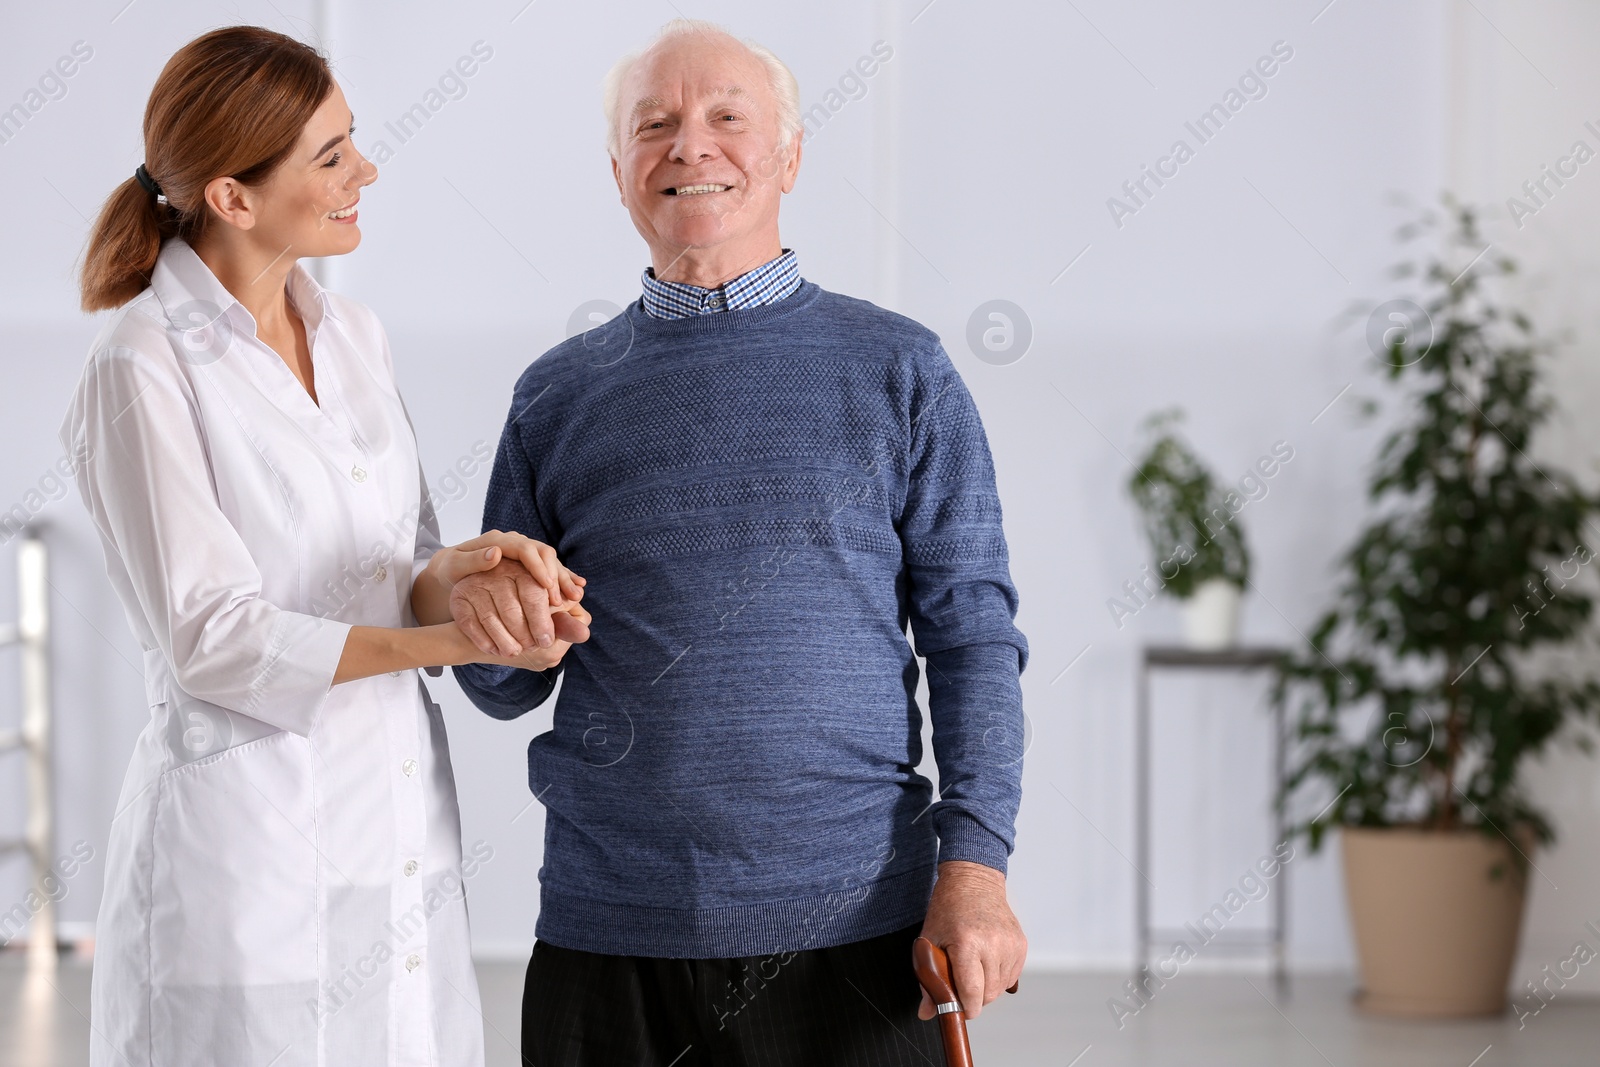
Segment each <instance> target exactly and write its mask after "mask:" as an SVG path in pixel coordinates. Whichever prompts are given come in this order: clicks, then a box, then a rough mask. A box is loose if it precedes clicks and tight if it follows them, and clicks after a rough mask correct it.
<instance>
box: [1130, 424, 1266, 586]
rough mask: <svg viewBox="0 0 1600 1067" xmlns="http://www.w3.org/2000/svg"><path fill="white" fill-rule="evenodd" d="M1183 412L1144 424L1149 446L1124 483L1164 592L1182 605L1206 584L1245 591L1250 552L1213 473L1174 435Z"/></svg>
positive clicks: (1176, 434)
mask: <svg viewBox="0 0 1600 1067" xmlns="http://www.w3.org/2000/svg"><path fill="white" fill-rule="evenodd" d="M1182 421H1183V412H1182V411H1181V410H1179V409H1177V408H1173V409H1170V410H1168V411H1159V412H1157V413H1156V414H1154V415H1152V416H1150V418H1149V419H1148V420H1146V422H1145V429H1146V431H1147V432H1148V433H1149V435H1150V443H1149V445H1148V446H1147V447H1146V449H1145V452H1144V455H1143V456H1142V457H1141V458H1140V460H1139V464H1138V466H1137V468H1136V469H1135V470H1134V472H1133V475H1132V476H1131V477H1130V478H1129V479H1128V492H1129V493H1130V494H1132V496H1133V500H1134V503H1135V504H1137V505H1138V507H1139V513H1140V517H1141V518H1142V520H1143V522H1144V530H1145V536H1146V537H1147V538H1148V539H1149V541H1150V549H1151V551H1152V552H1154V553H1155V557H1156V566H1155V569H1156V573H1157V574H1159V575H1160V579H1161V581H1162V582H1163V583H1164V584H1163V586H1162V590H1163V591H1164V592H1167V593H1171V594H1172V595H1173V596H1175V597H1177V598H1179V599H1180V600H1186V599H1188V598H1189V597H1190V596H1193V595H1194V591H1195V589H1196V588H1198V587H1199V585H1200V584H1201V583H1202V582H1204V581H1206V580H1207V579H1210V578H1226V579H1227V580H1228V581H1231V582H1233V583H1234V584H1235V585H1237V586H1240V587H1243V585H1244V584H1245V582H1246V581H1248V580H1249V577H1250V550H1249V548H1247V547H1246V545H1245V542H1244V533H1243V531H1242V530H1240V528H1239V524H1238V521H1237V520H1236V519H1235V518H1234V513H1233V512H1232V511H1230V510H1229V508H1228V507H1227V506H1226V505H1225V504H1224V503H1223V494H1221V493H1219V492H1218V491H1217V487H1216V483H1215V481H1214V480H1213V479H1212V477H1211V472H1210V471H1209V470H1207V469H1206V467H1205V465H1204V464H1203V463H1201V462H1200V460H1199V459H1198V458H1197V457H1196V456H1195V454H1194V450H1193V449H1191V448H1190V447H1189V445H1188V443H1187V442H1186V441H1184V440H1183V438H1182V437H1180V436H1179V435H1178V433H1177V429H1176V427H1177V424H1178V423H1180V422H1182Z"/></svg>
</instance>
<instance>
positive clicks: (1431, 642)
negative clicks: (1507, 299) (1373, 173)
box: [1276, 198, 1600, 849]
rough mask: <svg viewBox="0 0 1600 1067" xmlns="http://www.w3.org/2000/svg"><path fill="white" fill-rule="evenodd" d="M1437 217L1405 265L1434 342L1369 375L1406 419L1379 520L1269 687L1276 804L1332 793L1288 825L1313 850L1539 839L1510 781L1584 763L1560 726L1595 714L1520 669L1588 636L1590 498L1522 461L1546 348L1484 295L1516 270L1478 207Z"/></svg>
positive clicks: (1386, 360) (1405, 335) (1543, 676)
mask: <svg viewBox="0 0 1600 1067" xmlns="http://www.w3.org/2000/svg"><path fill="white" fill-rule="evenodd" d="M1444 203H1445V211H1444V212H1443V213H1442V214H1440V213H1431V212H1430V213H1425V214H1424V215H1423V216H1422V219H1421V221H1420V222H1418V223H1416V224H1413V225H1408V226H1407V227H1405V228H1403V229H1402V231H1401V236H1402V237H1405V238H1407V239H1410V238H1412V237H1416V236H1421V235H1423V234H1429V233H1436V234H1437V235H1438V240H1437V241H1436V243H1435V246H1436V248H1437V251H1436V252H1435V253H1434V254H1432V255H1431V256H1426V257H1423V260H1424V261H1423V262H1421V263H1420V264H1417V265H1415V266H1411V265H1406V266H1402V267H1401V268H1398V269H1397V270H1396V275H1397V276H1398V277H1407V276H1412V275H1413V274H1415V273H1416V272H1417V270H1418V268H1419V267H1420V277H1421V280H1422V283H1423V288H1424V290H1425V293H1426V295H1425V303H1424V304H1423V305H1421V308H1422V309H1423V310H1425V312H1426V315H1427V319H1428V320H1430V322H1431V329H1427V328H1424V327H1426V326H1427V325H1428V323H1416V324H1413V325H1414V326H1415V327H1417V328H1413V329H1409V330H1400V331H1396V332H1393V333H1390V334H1387V335H1384V340H1385V343H1386V347H1385V348H1383V350H1382V351H1383V356H1382V360H1381V364H1380V365H1381V367H1382V372H1383V374H1384V376H1385V378H1386V379H1387V380H1388V381H1390V382H1391V383H1393V384H1394V386H1395V388H1396V390H1397V393H1396V399H1397V400H1398V402H1399V404H1400V405H1401V408H1402V412H1403V417H1401V418H1400V420H1399V423H1398V425H1397V427H1396V428H1395V429H1393V430H1392V432H1390V433H1389V434H1388V435H1387V437H1386V438H1385V440H1384V441H1383V443H1382V445H1381V447H1380V449H1379V451H1378V455H1377V460H1376V463H1375V465H1374V467H1373V469H1372V473H1371V479H1370V483H1369V486H1368V496H1369V500H1370V502H1371V504H1372V505H1373V508H1374V511H1375V514H1376V517H1375V518H1374V519H1373V520H1372V522H1371V523H1370V525H1368V526H1367V527H1366V529H1365V530H1363V531H1362V532H1361V534H1360V535H1359V536H1358V537H1357V538H1356V541H1355V544H1354V546H1353V547H1352V548H1350V549H1349V551H1348V552H1347V553H1346V554H1345V556H1344V557H1343V559H1342V562H1341V569H1342V571H1343V578H1342V582H1341V585H1340V588H1339V591H1338V594H1337V596H1336V601H1335V605H1334V607H1332V608H1331V609H1330V610H1329V611H1328V612H1327V613H1326V614H1325V615H1324V616H1323V617H1322V619H1321V621H1320V622H1319V623H1318V624H1317V626H1316V627H1315V629H1314V630H1313V632H1312V633H1311V635H1310V639H1309V644H1310V648H1308V649H1306V650H1304V651H1303V652H1297V653H1295V654H1293V655H1291V656H1290V657H1288V658H1287V659H1286V661H1285V662H1284V663H1283V665H1282V667H1281V669H1280V672H1279V675H1278V678H1277V682H1276V691H1277V694H1278V696H1279V697H1280V698H1283V699H1287V700H1289V701H1290V702H1291V707H1292V709H1293V715H1294V724H1293V736H1294V737H1295V738H1296V739H1297V742H1298V743H1297V748H1298V753H1297V755H1296V756H1295V759H1294V764H1293V766H1292V767H1291V769H1290V773H1289V774H1288V775H1287V777H1286V780H1285V783H1284V789H1283V792H1282V793H1281V794H1280V796H1279V798H1278V800H1279V803H1280V804H1287V802H1288V801H1289V799H1290V798H1291V797H1292V796H1293V795H1295V794H1296V793H1298V792H1300V791H1302V790H1306V789H1308V787H1311V786H1312V784H1313V783H1320V786H1321V788H1319V789H1315V790H1313V791H1314V792H1315V793H1316V794H1317V797H1318V799H1317V803H1321V802H1322V801H1323V800H1325V799H1326V798H1327V796H1328V795H1330V794H1331V795H1333V796H1334V799H1333V801H1332V802H1331V803H1330V804H1328V806H1327V807H1326V809H1324V811H1323V812H1322V813H1320V814H1319V815H1317V816H1314V817H1312V818H1311V819H1308V820H1305V821H1303V822H1300V823H1297V824H1296V825H1295V827H1294V828H1295V830H1296V831H1297V832H1301V833H1305V834H1306V835H1307V836H1308V838H1309V842H1310V845H1311V847H1312V848H1313V849H1316V848H1317V847H1318V846H1319V845H1320V843H1321V841H1322V839H1323V836H1324V834H1325V832H1326V830H1327V829H1328V828H1329V827H1330V826H1335V825H1344V826H1376V827H1392V826H1411V827H1417V828H1424V829H1431V830H1438V831H1453V830H1459V829H1466V828H1477V829H1480V830H1482V831H1483V832H1484V833H1486V834H1491V835H1499V834H1505V835H1507V836H1508V837H1511V838H1513V839H1515V837H1524V838H1525V837H1529V836H1531V837H1533V838H1535V839H1537V840H1539V841H1542V842H1546V843H1547V842H1549V841H1551V840H1553V838H1554V832H1553V830H1552V828H1551V826H1550V823H1549V821H1548V820H1547V819H1546V818H1545V816H1544V815H1543V814H1541V813H1540V812H1539V811H1537V810H1536V809H1535V808H1534V807H1533V806H1532V805H1531V804H1530V803H1529V801H1528V798H1527V796H1526V794H1525V792H1524V791H1523V789H1522V788H1521V786H1520V785H1519V782H1518V769H1519V767H1520V766H1521V765H1522V763H1523V761H1524V760H1525V759H1526V758H1527V757H1529V756H1532V755H1535V754H1536V753H1539V752H1541V751H1543V750H1544V749H1545V748H1546V747H1547V746H1548V745H1549V744H1550V743H1551V742H1552V740H1553V739H1555V738H1557V737H1558V736H1559V737H1561V738H1563V739H1564V740H1565V741H1566V742H1567V743H1570V744H1572V745H1574V746H1576V747H1578V748H1580V749H1581V750H1583V751H1589V750H1590V744H1589V740H1588V737H1587V735H1586V734H1585V733H1584V732H1582V731H1579V730H1569V731H1565V732H1563V731H1562V727H1563V726H1564V725H1567V724H1569V722H1571V721H1572V720H1575V719H1579V718H1582V717H1586V716H1591V715H1593V714H1594V712H1595V711H1596V709H1597V707H1600V686H1597V685H1596V683H1595V682H1594V681H1592V680H1587V679H1584V680H1570V679H1563V678H1560V677H1552V676H1551V672H1549V671H1548V670H1546V671H1544V672H1542V673H1536V672H1535V671H1533V670H1531V669H1530V668H1529V664H1528V662H1527V660H1528V654H1529V653H1530V652H1533V651H1534V650H1537V649H1543V650H1550V649H1556V648H1559V647H1561V646H1563V645H1566V644H1568V643H1569V642H1571V641H1572V640H1573V639H1574V638H1576V637H1578V636H1579V635H1580V633H1581V632H1583V631H1584V629H1585V628H1586V627H1587V625H1588V623H1589V618H1590V614H1591V610H1592V600H1591V598H1590V597H1589V596H1588V595H1586V594H1585V593H1584V592H1582V591H1581V585H1582V579H1583V577H1584V576H1583V574H1582V572H1583V569H1584V567H1586V566H1587V565H1588V564H1589V563H1590V562H1591V561H1592V560H1593V556H1592V554H1591V551H1590V549H1589V548H1588V547H1587V545H1586V543H1585V538H1586V537H1587V536H1588V535H1589V532H1590V531H1592V530H1594V527H1593V526H1591V525H1590V524H1591V522H1592V519H1593V517H1594V515H1595V511H1596V508H1597V506H1600V499H1597V498H1596V497H1594V496H1591V495H1589V494H1587V493H1585V492H1584V491H1583V490H1582V489H1581V488H1579V486H1578V485H1577V484H1576V483H1575V482H1574V481H1573V480H1572V479H1571V478H1570V477H1568V476H1567V475H1566V474H1564V473H1562V472H1561V471H1560V470H1557V469H1556V468H1555V467H1553V466H1552V465H1550V464H1546V463H1535V462H1534V460H1532V459H1531V458H1529V457H1530V453H1531V452H1532V449H1533V438H1534V434H1535V431H1536V430H1537V429H1538V428H1539V427H1540V425H1541V424H1543V423H1544V422H1545V421H1546V419H1547V418H1548V416H1549V414H1550V410H1551V405H1550V400H1549V398H1548V396H1547V395H1545V393H1544V392H1543V391H1542V390H1541V389H1540V388H1539V382H1538V362H1539V358H1540V357H1541V356H1542V355H1545V354H1547V352H1548V351H1549V349H1550V347H1551V346H1550V345H1549V344H1548V343H1547V342H1544V341H1541V340H1540V339H1539V338H1538V337H1537V336H1536V335H1535V332H1534V328H1533V326H1532V324H1531V323H1530V322H1529V320H1528V319H1527V317H1526V316H1524V315H1523V314H1522V313H1520V312H1518V311H1515V310H1507V309H1505V308H1504V307H1503V306H1502V305H1501V304H1500V303H1498V302H1497V301H1496V298H1495V296H1494V294H1493V293H1492V292H1491V291H1490V289H1491V283H1493V282H1494V280H1495V279H1497V278H1499V277H1500V276H1502V275H1507V274H1510V273H1512V272H1513V271H1514V270H1515V266H1514V264H1513V263H1512V262H1511V261H1510V260H1508V259H1506V258H1504V257H1500V256H1489V255H1485V254H1484V253H1485V252H1486V251H1487V248H1486V242H1485V241H1484V239H1483V238H1482V237H1481V236H1480V235H1479V232H1478V226H1477V220H1476V217H1475V215H1474V213H1473V211H1472V209H1471V208H1470V207H1466V206H1462V205H1459V204H1457V203H1456V202H1455V201H1453V200H1451V199H1449V198H1446V199H1445V201H1444ZM1375 347H1377V346H1375ZM1362 713H1367V714H1369V715H1370V718H1367V719H1366V720H1365V723H1364V727H1363V729H1362V730H1361V731H1360V733H1359V735H1354V734H1352V733H1351V732H1350V731H1349V730H1348V729H1347V728H1348V727H1350V726H1351V725H1353V724H1352V722H1351V719H1352V718H1355V719H1356V721H1360V715H1361V714H1362Z"/></svg>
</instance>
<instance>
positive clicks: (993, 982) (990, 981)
mask: <svg viewBox="0 0 1600 1067" xmlns="http://www.w3.org/2000/svg"><path fill="white" fill-rule="evenodd" d="M922 936H923V937H925V938H927V939H928V940H929V941H932V942H933V943H934V944H935V945H938V946H939V947H940V948H942V949H944V950H945V953H946V954H947V955H948V956H949V957H950V979H951V982H952V984H954V986H955V987H956V997H957V998H958V999H959V1000H960V1001H961V1009H962V1011H963V1012H965V1013H966V1016H967V1018H969V1019H976V1018H977V1017H978V1013H979V1012H980V1011H982V1010H983V1006H984V1005H985V1004H988V1003H989V1002H990V1001H991V1000H993V999H994V998H995V997H998V996H999V995H1000V993H1001V992H1002V991H1003V990H1005V989H1006V988H1008V987H1009V986H1011V985H1013V984H1015V983H1016V981H1017V979H1018V978H1019V977H1020V976H1021V974H1022V963H1023V960H1025V959H1026V958H1027V956H1028V939H1027V938H1026V937H1025V936H1023V933H1022V925H1021V924H1020V923H1018V922H1017V917H1016V916H1015V915H1013V914H1012V913H1011V905H1010V904H1008V903H1006V876H1005V875H1003V874H1001V873H1000V872H999V871H997V870H995V869H994V868H993V867H985V866H984V865H983V864H981V863H968V862H965V861H962V860H948V861H946V862H944V863H941V864H939V877H938V879H937V880H936V881H935V882H934V884H933V898H932V899H931V900H930V901H929V902H928V915H927V918H925V919H924V920H923V922H922ZM933 1016H934V1010H933V1002H932V1001H931V1000H929V999H928V994H927V991H926V990H924V991H923V994H922V1003H921V1004H920V1005H919V1006H918V1007H917V1018H919V1019H931V1018H933Z"/></svg>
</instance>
